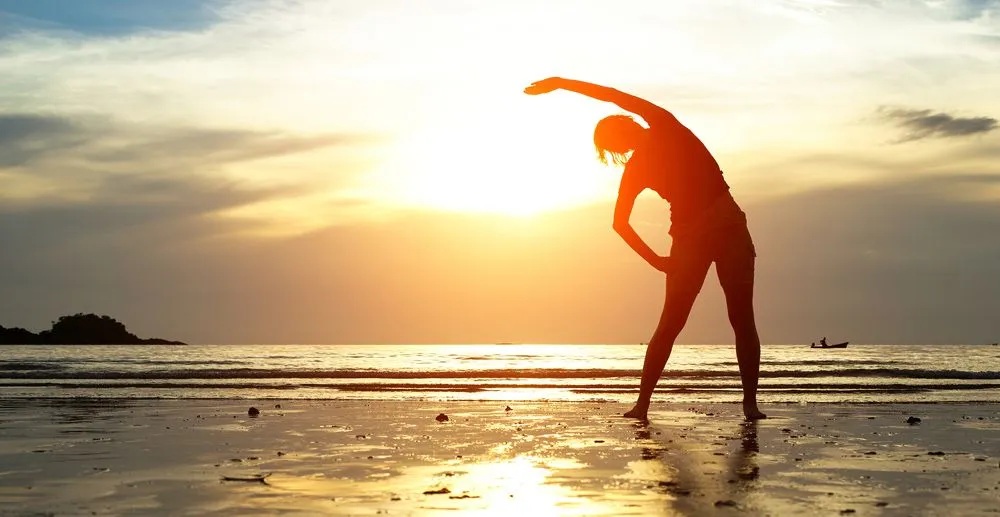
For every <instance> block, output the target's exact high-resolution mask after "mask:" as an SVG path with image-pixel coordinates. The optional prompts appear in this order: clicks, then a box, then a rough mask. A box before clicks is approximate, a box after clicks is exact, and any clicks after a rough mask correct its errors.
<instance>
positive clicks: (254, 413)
mask: <svg viewBox="0 0 1000 517" xmlns="http://www.w3.org/2000/svg"><path fill="white" fill-rule="evenodd" d="M247 415H249V416H250V418H254V417H256V416H258V415H260V410H259V409H257V408H255V407H253V406H250V409H248V410H247Z"/></svg>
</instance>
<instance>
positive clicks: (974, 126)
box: [877, 106, 997, 142]
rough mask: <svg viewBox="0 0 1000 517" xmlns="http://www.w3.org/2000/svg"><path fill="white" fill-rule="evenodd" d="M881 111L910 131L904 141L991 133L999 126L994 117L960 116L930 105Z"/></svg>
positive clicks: (884, 117)
mask: <svg viewBox="0 0 1000 517" xmlns="http://www.w3.org/2000/svg"><path fill="white" fill-rule="evenodd" d="M877 114H878V115H879V116H880V117H881V118H882V119H883V120H886V121H889V122H893V123H895V124H896V125H898V126H899V127H900V128H902V129H904V130H906V131H907V134H906V135H905V136H903V137H902V139H901V140H900V141H901V142H910V141H913V140H920V139H924V138H934V137H960V136H969V135H975V134H981V133H989V132H990V131H993V130H994V129H996V128H997V119H995V118H993V117H985V116H984V117H956V116H954V115H949V114H947V113H942V112H938V113H935V112H933V111H931V110H929V109H924V110H919V109H909V108H891V107H886V106H883V107H880V108H879V109H878V111H877Z"/></svg>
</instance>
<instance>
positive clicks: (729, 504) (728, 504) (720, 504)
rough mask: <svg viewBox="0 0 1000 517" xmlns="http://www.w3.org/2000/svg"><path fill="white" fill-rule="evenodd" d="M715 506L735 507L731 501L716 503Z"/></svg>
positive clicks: (734, 502) (734, 503)
mask: <svg viewBox="0 0 1000 517" xmlns="http://www.w3.org/2000/svg"><path fill="white" fill-rule="evenodd" d="M715 506H737V504H736V501H733V500H732V499H726V500H725V501H716V502H715Z"/></svg>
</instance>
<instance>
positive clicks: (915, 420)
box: [906, 416, 920, 425]
mask: <svg viewBox="0 0 1000 517" xmlns="http://www.w3.org/2000/svg"><path fill="white" fill-rule="evenodd" d="M906 423H907V424H910V425H914V424H919V423H920V419H919V418H917V417H915V416H911V417H910V418H907V419H906Z"/></svg>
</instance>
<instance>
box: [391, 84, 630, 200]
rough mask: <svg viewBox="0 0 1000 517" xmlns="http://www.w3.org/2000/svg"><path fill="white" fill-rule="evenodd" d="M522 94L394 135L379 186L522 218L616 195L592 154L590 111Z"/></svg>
mask: <svg viewBox="0 0 1000 517" xmlns="http://www.w3.org/2000/svg"><path fill="white" fill-rule="evenodd" d="M523 97H524V99H514V100H509V101H508V102H506V103H504V104H502V105H497V104H493V105H489V106H487V107H484V108H482V109H475V110H467V111H465V112H463V113H460V114H453V115H451V116H448V117H442V119H440V120H438V121H436V122H434V123H431V124H427V125H425V126H424V127H422V128H421V129H419V130H417V131H415V132H414V133H412V134H408V135H405V136H403V137H401V138H399V139H398V141H397V142H396V145H395V146H394V150H393V151H392V154H391V157H390V158H389V159H388V160H387V161H386V163H385V164H383V167H382V169H381V174H380V175H379V178H380V180H379V183H381V185H380V187H379V188H380V190H381V191H383V192H390V193H391V194H390V195H391V197H392V198H393V199H392V201H393V202H394V203H397V204H401V205H406V206H417V207H422V208H428V209H433V210H443V211H458V212H475V213H491V214H503V215H509V216H522V217H523V216H531V215H535V214H539V213H543V212H550V211H555V210H561V209H566V208H570V207H574V206H579V205H583V204H587V203H592V202H595V201H598V200H600V199H603V198H606V197H607V196H608V195H609V194H613V192H614V190H613V189H614V185H615V184H617V180H618V175H617V174H616V171H615V170H613V169H609V168H607V167H603V166H601V165H600V164H599V163H598V161H597V160H596V152H595V151H594V150H593V146H592V144H591V134H592V133H591V132H592V131H593V121H591V120H590V118H588V116H587V115H588V114H587V113H583V114H580V113H575V112H573V111H572V110H568V109H565V107H562V106H561V105H560V104H559V103H550V105H548V106H546V105H545V104H544V103H541V102H538V99H534V98H529V97H527V96H523Z"/></svg>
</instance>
